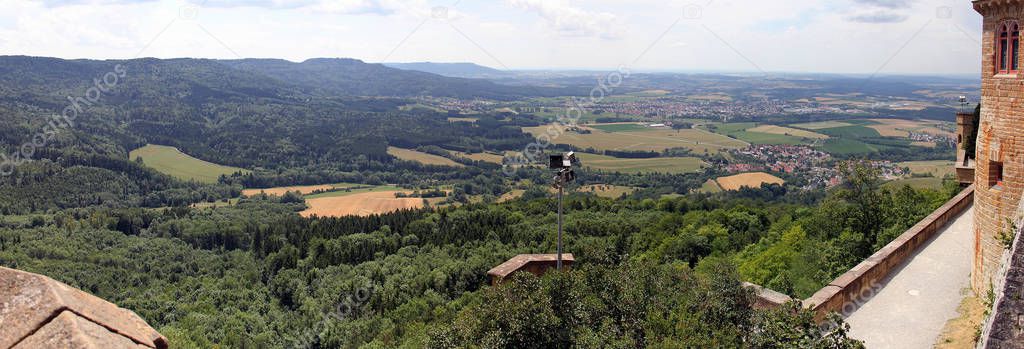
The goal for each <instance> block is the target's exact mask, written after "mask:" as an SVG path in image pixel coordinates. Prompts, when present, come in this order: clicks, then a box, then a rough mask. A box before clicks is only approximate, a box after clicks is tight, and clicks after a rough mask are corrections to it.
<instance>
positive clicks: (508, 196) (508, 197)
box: [497, 189, 526, 203]
mask: <svg viewBox="0 0 1024 349" xmlns="http://www.w3.org/2000/svg"><path fill="white" fill-rule="evenodd" d="M525 193H526V190H523V189H515V190H512V191H510V192H507V193H505V194H501V197H499V198H498V200H497V202H499V203H502V202H508V201H512V200H515V199H518V198H519V197H521V196H523V194H525Z"/></svg>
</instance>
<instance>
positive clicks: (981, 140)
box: [971, 0, 1024, 295]
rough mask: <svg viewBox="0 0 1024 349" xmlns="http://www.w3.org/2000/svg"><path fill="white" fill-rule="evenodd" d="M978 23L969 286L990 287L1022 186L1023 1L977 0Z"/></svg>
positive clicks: (977, 289) (984, 289)
mask: <svg viewBox="0 0 1024 349" xmlns="http://www.w3.org/2000/svg"><path fill="white" fill-rule="evenodd" d="M973 3H974V9H975V10H976V11H978V13H980V14H981V15H982V17H984V22H983V24H982V27H983V29H984V30H983V34H982V47H981V50H982V64H981V69H982V71H981V77H982V79H981V122H980V124H979V127H978V128H979V129H978V139H977V148H976V156H977V158H976V166H975V179H974V185H975V189H976V194H975V218H974V226H975V232H974V267H973V272H972V273H971V286H972V288H974V290H975V291H976V292H978V294H982V295H983V294H985V292H987V291H988V290H989V288H990V287H991V283H992V282H993V281H992V278H993V275H994V274H995V273H996V272H997V270H998V269H999V267H1000V256H1001V255H1002V253H1003V251H1004V247H1003V244H1002V243H1001V242H1000V240H999V238H998V236H999V235H1000V233H1002V232H1006V231H1008V230H1009V229H1010V224H1008V223H1007V221H1008V219H1010V218H1011V217H1014V216H1015V215H1016V214H1017V213H1018V212H1017V211H1018V206H1019V205H1020V203H1021V191H1022V189H1024V176H1022V173H1024V154H1022V151H1024V75H1022V74H1024V72H1022V71H1021V70H1020V69H1019V68H1020V66H1019V65H1020V63H1021V62H1020V56H1021V52H1020V29H1021V25H1024V1H1021V0H976V1H974V2H973Z"/></svg>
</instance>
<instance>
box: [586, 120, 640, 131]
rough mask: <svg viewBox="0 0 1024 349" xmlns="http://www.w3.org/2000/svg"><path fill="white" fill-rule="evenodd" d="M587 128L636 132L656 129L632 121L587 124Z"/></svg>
mask: <svg viewBox="0 0 1024 349" xmlns="http://www.w3.org/2000/svg"><path fill="white" fill-rule="evenodd" d="M587 127H588V128H591V129H598V130H601V131H604V132H636V131H652V130H657V129H656V128H650V127H647V126H646V125H642V124H637V123H632V122H620V123H612V124H594V125H587Z"/></svg>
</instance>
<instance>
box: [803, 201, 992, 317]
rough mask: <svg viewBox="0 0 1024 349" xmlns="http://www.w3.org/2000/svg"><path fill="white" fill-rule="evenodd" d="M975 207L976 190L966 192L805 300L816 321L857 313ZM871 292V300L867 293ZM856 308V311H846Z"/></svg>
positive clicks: (805, 305) (805, 304) (804, 303)
mask: <svg viewBox="0 0 1024 349" xmlns="http://www.w3.org/2000/svg"><path fill="white" fill-rule="evenodd" d="M972 203H974V186H970V187H968V188H967V189H964V190H963V191H961V192H960V193H959V194H957V195H956V196H954V197H953V198H952V199H950V200H949V201H947V202H946V203H945V204H943V205H942V206H941V207H939V208H938V209H937V210H935V212H932V213H931V214H930V215H928V216H927V217H925V218H924V219H923V220H921V221H920V222H918V223H917V224H916V225H914V226H913V227H911V228H910V229H908V230H907V231H906V232H904V233H903V234H901V235H900V236H899V237H897V238H896V239H895V240H893V241H892V242H890V243H889V244H887V245H885V247H882V248H881V249H879V250H878V251H876V252H875V253H874V254H872V255H871V256H870V257H868V258H867V259H865V260H864V261H862V262H860V264H857V266H855V267H853V268H852V269H850V270H849V271H847V272H846V273H843V274H842V275H839V277H837V278H836V279H835V280H833V281H832V282H830V283H829V284H828V285H825V287H822V288H821V289H820V290H818V292H815V293H814V295H812V296H811V297H810V298H807V299H805V300H803V305H804V307H806V308H810V309H812V310H814V312H815V313H816V318H818V319H819V320H820V319H823V318H824V316H825V315H826V314H828V313H829V312H833V311H834V312H839V313H844V311H849V312H852V311H853V310H856V304H857V301H858V300H859V301H861V302H863V301H866V300H867V299H866V298H870V294H871V292H873V291H871V288H872V287H873V286H874V285H878V284H880V283H881V282H883V281H884V280H885V279H886V278H887V277H888V276H889V274H890V273H892V272H893V271H894V270H897V269H899V268H900V267H901V266H903V264H904V263H905V262H907V261H908V260H909V259H910V258H912V257H913V256H914V254H915V253H917V251H918V250H919V249H920V248H921V246H924V245H925V244H926V243H927V242H928V241H930V240H931V238H932V237H934V236H935V234H936V233H937V232H939V231H940V230H941V229H942V228H944V227H945V226H946V225H948V224H949V223H950V222H951V221H952V220H953V219H954V218H956V217H957V216H959V215H960V214H961V213H963V212H964V211H965V210H966V209H967V208H968V207H970V205H971V204H972ZM865 292H868V295H867V296H868V297H864V296H865V295H864V294H863V293H865ZM844 308H852V309H844Z"/></svg>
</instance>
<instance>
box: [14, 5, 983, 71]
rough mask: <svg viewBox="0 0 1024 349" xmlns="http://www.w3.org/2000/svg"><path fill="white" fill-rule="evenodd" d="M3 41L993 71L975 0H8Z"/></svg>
mask: <svg viewBox="0 0 1024 349" xmlns="http://www.w3.org/2000/svg"><path fill="white" fill-rule="evenodd" d="M0 9H3V11H0V54H9V55H35V56H54V57H62V58H133V57H137V56H142V57H159V58H173V57H204V58H238V57H246V58H248V57H260V58H284V59H288V60H293V61H301V60H304V59H308V58H313V57H351V58H357V59H362V60H364V61H368V62H382V61H386V62H414V61H432V62H473V63H477V64H481V65H486V66H490V67H494V68H498V69H613V68H616V67H619V66H626V67H629V68H631V69H635V70H666V71H736V72H758V71H767V72H829V73H862V74H873V73H876V72H877V73H879V74H905V73H911V74H933V75H946V74H977V73H978V72H979V70H980V62H981V57H980V43H979V41H980V37H981V32H980V25H981V18H980V16H978V15H977V14H976V13H975V12H974V11H973V10H972V9H971V5H970V2H969V1H967V0H955V1H954V0H830V1H819V0H800V1H793V0H683V1H675V0H630V1H612V0H486V1H485V0H449V1H429V0H332V1H328V0H250V1H245V0H236V1H231V0H207V1H205V2H203V1H201V0H197V1H185V0H148V1H142V0H134V1H133V0H43V1H11V0H0Z"/></svg>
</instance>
